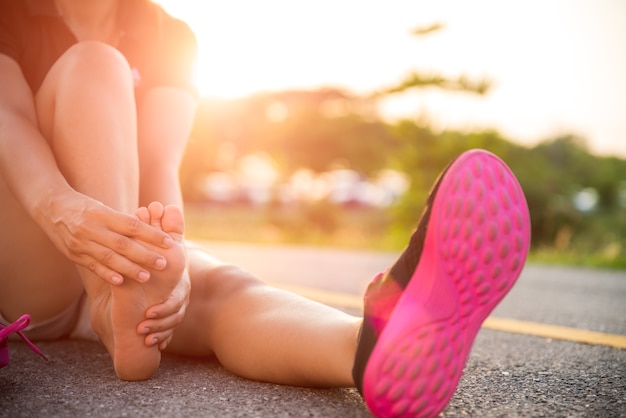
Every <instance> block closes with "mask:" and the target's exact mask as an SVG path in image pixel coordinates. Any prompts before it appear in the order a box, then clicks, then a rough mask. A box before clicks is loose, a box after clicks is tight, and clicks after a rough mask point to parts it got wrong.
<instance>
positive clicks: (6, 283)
mask: <svg viewBox="0 0 626 418" xmlns="http://www.w3.org/2000/svg"><path fill="white" fill-rule="evenodd" d="M0 231H2V234H0V313H2V316H4V317H5V318H6V319H7V320H14V319H16V318H17V317H19V316H20V315H22V314H25V313H28V314H30V315H31V317H32V320H33V322H34V323H36V322H40V321H45V320H46V319H49V318H52V317H54V316H56V315H58V314H59V313H60V312H63V311H64V310H65V309H67V308H68V307H69V306H70V305H71V304H72V303H73V302H74V301H75V300H76V298H77V297H79V296H80V294H81V293H82V285H81V283H80V280H79V277H78V273H77V270H76V268H75V267H74V265H73V264H72V263H71V262H69V261H68V260H67V259H66V258H65V257H64V256H63V255H62V254H61V253H60V252H59V251H58V250H57V249H56V248H55V247H54V245H53V244H52V242H51V241H50V240H49V239H48V238H47V236H46V235H45V234H44V233H43V231H42V230H41V229H40V228H39V226H38V225H37V224H36V223H35V222H34V221H33V220H32V219H31V218H30V216H29V215H28V214H27V213H26V211H25V210H24V209H23V208H22V206H21V205H20V204H19V202H17V200H16V199H15V198H14V197H13V195H12V194H11V192H10V191H9V190H8V187H7V186H6V183H5V182H4V180H3V179H2V178H1V177H0Z"/></svg>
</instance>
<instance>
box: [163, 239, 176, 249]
mask: <svg viewBox="0 0 626 418" xmlns="http://www.w3.org/2000/svg"><path fill="white" fill-rule="evenodd" d="M163 245H165V246H166V247H168V248H169V247H171V246H172V245H174V240H173V239H172V237H165V238H164V239H163Z"/></svg>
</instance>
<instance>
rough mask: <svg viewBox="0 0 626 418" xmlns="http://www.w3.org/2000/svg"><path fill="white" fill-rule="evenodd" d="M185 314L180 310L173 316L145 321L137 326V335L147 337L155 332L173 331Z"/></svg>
mask: <svg viewBox="0 0 626 418" xmlns="http://www.w3.org/2000/svg"><path fill="white" fill-rule="evenodd" d="M184 317H185V312H184V310H183V309H181V310H180V311H179V312H176V313H175V314H173V315H170V316H167V317H165V318H159V319H146V320H144V321H141V322H140V323H139V325H138V326H137V334H139V335H148V334H151V333H155V332H162V331H167V330H173V329H174V328H176V327H177V326H179V325H180V324H181V322H183V318H184Z"/></svg>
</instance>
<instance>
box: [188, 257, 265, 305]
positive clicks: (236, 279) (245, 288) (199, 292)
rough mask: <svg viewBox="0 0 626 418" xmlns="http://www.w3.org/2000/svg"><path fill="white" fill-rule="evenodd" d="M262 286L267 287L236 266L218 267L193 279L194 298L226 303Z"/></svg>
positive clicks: (225, 265)
mask: <svg viewBox="0 0 626 418" xmlns="http://www.w3.org/2000/svg"><path fill="white" fill-rule="evenodd" d="M261 286H267V285H266V283H264V282H263V281H262V280H261V279H259V278H257V277H256V276H254V275H253V274H251V273H249V272H248V271H246V270H243V269H242V268H240V267H237V266H234V265H228V264H224V265H218V266H214V267H212V268H210V269H208V270H205V271H203V272H202V273H201V276H199V277H196V278H194V279H192V287H191V288H192V293H195V295H192V297H194V298H199V299H202V300H203V301H204V302H208V301H225V300H227V299H230V298H233V297H238V296H241V295H243V294H246V293H248V292H250V291H253V290H256V289H258V288H259V287H261Z"/></svg>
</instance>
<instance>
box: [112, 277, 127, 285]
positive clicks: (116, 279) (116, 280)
mask: <svg viewBox="0 0 626 418" xmlns="http://www.w3.org/2000/svg"><path fill="white" fill-rule="evenodd" d="M111 281H112V282H113V284H122V282H123V281H124V279H122V277H121V276H113V277H111Z"/></svg>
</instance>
